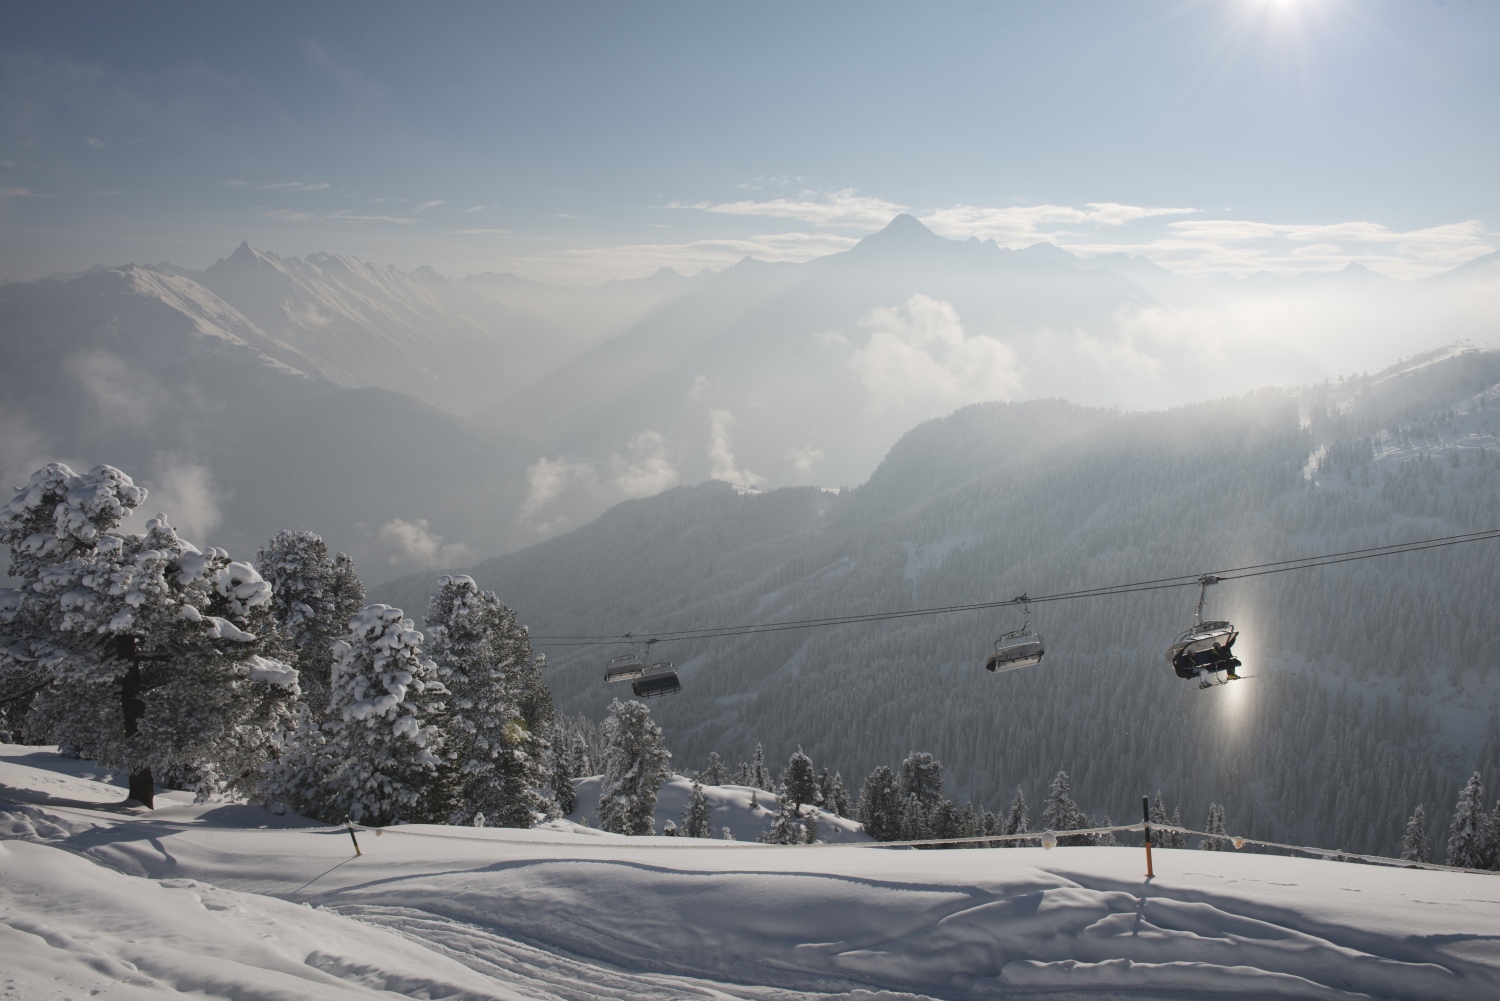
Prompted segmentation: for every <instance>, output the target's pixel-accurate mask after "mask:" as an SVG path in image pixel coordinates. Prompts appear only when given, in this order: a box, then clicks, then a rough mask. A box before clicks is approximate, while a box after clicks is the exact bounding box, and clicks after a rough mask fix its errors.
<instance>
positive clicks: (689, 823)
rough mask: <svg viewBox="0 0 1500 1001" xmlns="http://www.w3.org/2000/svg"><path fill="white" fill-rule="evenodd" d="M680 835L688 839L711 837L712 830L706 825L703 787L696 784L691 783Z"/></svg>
mask: <svg viewBox="0 0 1500 1001" xmlns="http://www.w3.org/2000/svg"><path fill="white" fill-rule="evenodd" d="M682 833H683V836H684V837H689V838H709V837H713V828H711V827H710V826H709V823H708V797H707V796H705V795H704V794H703V786H702V785H701V784H700V783H697V782H694V783H693V792H692V795H691V796H689V797H688V805H687V810H686V811H685V812H684V813H683V815H682Z"/></svg>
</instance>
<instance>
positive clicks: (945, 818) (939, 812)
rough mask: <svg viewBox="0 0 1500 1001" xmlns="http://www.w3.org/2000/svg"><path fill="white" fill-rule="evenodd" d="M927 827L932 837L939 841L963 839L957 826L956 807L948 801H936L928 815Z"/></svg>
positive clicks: (961, 832)
mask: <svg viewBox="0 0 1500 1001" xmlns="http://www.w3.org/2000/svg"><path fill="white" fill-rule="evenodd" d="M928 818H929V819H928V822H927V826H928V828H929V830H930V831H931V832H932V837H934V838H937V839H939V840H945V839H948V838H959V837H963V831H962V829H961V828H960V826H959V812H958V807H956V806H954V805H953V801H952V800H950V799H940V800H938V804H937V806H935V807H933V808H932V813H930V814H929V815H928Z"/></svg>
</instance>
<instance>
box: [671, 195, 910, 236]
mask: <svg viewBox="0 0 1500 1001" xmlns="http://www.w3.org/2000/svg"><path fill="white" fill-rule="evenodd" d="M672 207H673V208H694V209H701V210H702V211H704V212H713V213H717V214H719V215H735V216H758V217H761V218H769V219H796V220H798V221H799V222H805V223H809V224H811V225H813V226H829V227H838V226H842V227H851V228H855V229H879V228H880V227H882V226H884V225H885V224H886V223H888V222H890V221H891V219H892V218H894V217H895V216H897V215H900V214H901V213H902V212H906V211H908V209H907V207H906V206H905V205H900V204H898V203H896V202H892V201H887V200H886V199H884V198H876V197H873V196H870V195H860V194H857V193H856V192H855V190H854V189H853V188H844V189H843V190H841V191H832V192H829V193H827V194H825V195H819V194H818V193H817V192H813V191H805V192H803V193H802V194H801V195H800V196H799V197H797V198H772V199H768V200H766V201H751V200H744V201H737V202H694V203H692V204H691V205H684V204H680V203H675V204H673V205H672Z"/></svg>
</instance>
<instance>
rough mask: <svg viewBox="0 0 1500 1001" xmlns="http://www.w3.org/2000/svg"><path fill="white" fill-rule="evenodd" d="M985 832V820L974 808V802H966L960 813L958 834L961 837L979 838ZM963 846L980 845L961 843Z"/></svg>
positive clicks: (974, 846) (973, 846) (975, 846)
mask: <svg viewBox="0 0 1500 1001" xmlns="http://www.w3.org/2000/svg"><path fill="white" fill-rule="evenodd" d="M982 834H984V822H983V821H982V820H981V819H980V815H979V811H977V810H975V809H974V804H973V803H972V802H970V803H965V804H964V808H963V809H962V810H960V811H959V813H958V836H959V837H961V838H977V837H979V836H980V835H982ZM959 847H961V848H977V847H979V845H978V844H977V843H975V842H970V843H969V844H966V845H960V846H959Z"/></svg>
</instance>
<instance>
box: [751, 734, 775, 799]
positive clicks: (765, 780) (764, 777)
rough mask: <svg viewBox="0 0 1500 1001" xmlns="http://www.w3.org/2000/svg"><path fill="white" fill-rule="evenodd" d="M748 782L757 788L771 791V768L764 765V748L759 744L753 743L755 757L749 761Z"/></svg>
mask: <svg viewBox="0 0 1500 1001" xmlns="http://www.w3.org/2000/svg"><path fill="white" fill-rule="evenodd" d="M750 784H751V785H753V786H755V788H757V789H763V790H765V791H766V792H772V791H773V789H774V787H773V786H772V785H771V770H770V769H769V768H767V767H766V749H765V748H764V747H762V746H761V745H760V744H756V745H755V759H754V760H753V761H751V762H750Z"/></svg>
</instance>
